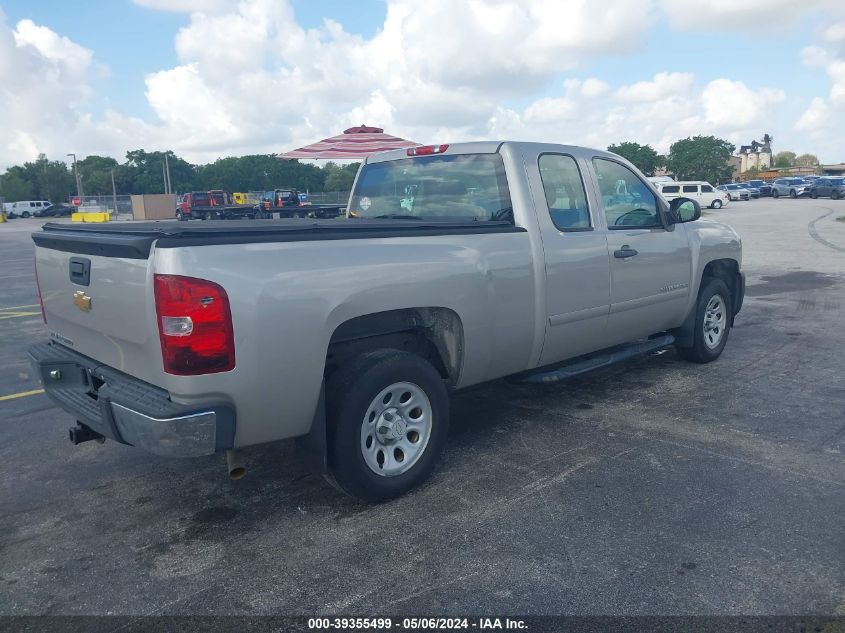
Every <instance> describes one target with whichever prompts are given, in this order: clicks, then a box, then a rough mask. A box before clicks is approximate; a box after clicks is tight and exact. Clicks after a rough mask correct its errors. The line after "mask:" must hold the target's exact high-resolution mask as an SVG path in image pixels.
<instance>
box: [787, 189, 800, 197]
mask: <svg viewBox="0 0 845 633" xmlns="http://www.w3.org/2000/svg"><path fill="white" fill-rule="evenodd" d="M789 197H790V198H797V197H798V192H797V191H795V189H790V190H789Z"/></svg>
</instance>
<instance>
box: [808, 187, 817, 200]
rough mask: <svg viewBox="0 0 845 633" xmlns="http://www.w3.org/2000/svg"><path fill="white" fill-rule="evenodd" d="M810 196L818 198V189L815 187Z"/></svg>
mask: <svg viewBox="0 0 845 633" xmlns="http://www.w3.org/2000/svg"><path fill="white" fill-rule="evenodd" d="M810 197H811V198H812V199H813V200H815V199H816V198H818V197H819V192H818V191H816V190H815V189H813V190H812V191H811V192H810Z"/></svg>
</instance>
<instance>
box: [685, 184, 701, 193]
mask: <svg viewBox="0 0 845 633" xmlns="http://www.w3.org/2000/svg"><path fill="white" fill-rule="evenodd" d="M684 193H698V185H684Z"/></svg>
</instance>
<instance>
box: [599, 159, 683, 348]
mask: <svg viewBox="0 0 845 633" xmlns="http://www.w3.org/2000/svg"><path fill="white" fill-rule="evenodd" d="M592 163H593V167H594V170H595V177H596V187H597V188H598V192H599V194H600V197H601V201H602V206H603V210H604V217H605V221H606V223H607V243H608V250H609V261H610V314H609V316H608V320H607V338H606V340H607V342H608V344H615V343H622V342H625V341H629V340H631V339H635V338H640V337H643V336H648V335H650V334H654V333H655V332H660V331H662V330H666V329H669V328H671V327H677V326H678V325H680V323H681V322H682V321H683V318H684V316H685V312H686V306H687V298H688V297H689V292H690V285H691V284H690V279H691V274H692V273H691V265H692V264H691V258H690V247H689V244H688V241H687V234H686V231H685V227H684V225H683V224H673V225H668V226H667V225H666V224H665V223H664V222H665V221H664V218H663V210H665V202H664V201H662V200H660V199H659V196H657V195H656V194H655V193H654V192H652V190H651V189H650V188H649V187H648V186H647V185H646V184H645V183H644V182H643V181H642V180H641V179H640V178H639V176H637V175H636V174H635V173H634V172H633V171H631V170H630V169H629V168H628V167H626V166H625V165H623V164H622V163H619V162H616V161H615V160H613V159H610V158H604V157H595V158H593V160H592ZM681 195H684V194H683V192H682V193H681Z"/></svg>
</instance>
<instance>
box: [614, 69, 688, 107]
mask: <svg viewBox="0 0 845 633" xmlns="http://www.w3.org/2000/svg"><path fill="white" fill-rule="evenodd" d="M694 79H695V77H694V75H693V74H692V73H657V74H656V75H655V76H654V79H653V80H652V81H638V82H636V83H635V84H632V85H630V86H623V87H622V88H620V89H619V90H617V92H616V96H617V97H618V98H619V99H620V100H622V101H657V100H659V99H665V98H666V97H668V96H669V95H673V94H678V93H686V92H687V91H689V89H690V88H691V87H692V82H693V80H694Z"/></svg>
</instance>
